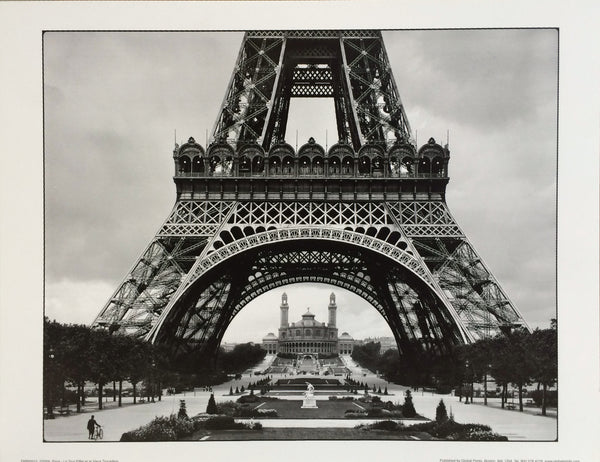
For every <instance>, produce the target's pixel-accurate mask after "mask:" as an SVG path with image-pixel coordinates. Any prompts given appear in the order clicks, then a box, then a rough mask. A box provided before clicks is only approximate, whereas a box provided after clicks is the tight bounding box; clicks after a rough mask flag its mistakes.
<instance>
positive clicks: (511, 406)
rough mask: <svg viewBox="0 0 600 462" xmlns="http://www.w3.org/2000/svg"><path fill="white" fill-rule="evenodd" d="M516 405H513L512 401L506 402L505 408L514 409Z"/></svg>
mask: <svg viewBox="0 0 600 462" xmlns="http://www.w3.org/2000/svg"><path fill="white" fill-rule="evenodd" d="M516 407H517V406H515V405H514V404H513V403H508V404H507V405H506V409H515V408H516Z"/></svg>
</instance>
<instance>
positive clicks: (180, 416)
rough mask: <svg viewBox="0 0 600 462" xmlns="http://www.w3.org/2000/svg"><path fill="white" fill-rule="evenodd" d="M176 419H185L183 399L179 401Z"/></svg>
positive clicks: (186, 416) (185, 412) (185, 411)
mask: <svg viewBox="0 0 600 462" xmlns="http://www.w3.org/2000/svg"><path fill="white" fill-rule="evenodd" d="M177 418H178V419H187V418H188V415H187V409H186V408H185V399H180V400H179V412H178V413H177Z"/></svg>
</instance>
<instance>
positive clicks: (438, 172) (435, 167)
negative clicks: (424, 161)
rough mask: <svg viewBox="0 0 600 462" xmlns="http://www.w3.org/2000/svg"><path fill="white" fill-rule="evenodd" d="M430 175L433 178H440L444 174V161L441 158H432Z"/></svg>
mask: <svg viewBox="0 0 600 462" xmlns="http://www.w3.org/2000/svg"><path fill="white" fill-rule="evenodd" d="M431 173H432V175H435V176H442V174H443V173H444V161H443V160H442V158H441V157H434V158H433V161H432V162H431Z"/></svg>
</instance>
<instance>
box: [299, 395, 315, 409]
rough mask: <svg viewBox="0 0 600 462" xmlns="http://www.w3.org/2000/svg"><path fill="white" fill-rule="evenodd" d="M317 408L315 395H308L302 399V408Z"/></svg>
mask: <svg viewBox="0 0 600 462" xmlns="http://www.w3.org/2000/svg"><path fill="white" fill-rule="evenodd" d="M307 408H308V409H317V400H316V399H315V397H314V396H306V397H305V398H304V399H303V400H302V407H301V409H307Z"/></svg>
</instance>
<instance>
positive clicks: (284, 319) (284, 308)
mask: <svg viewBox="0 0 600 462" xmlns="http://www.w3.org/2000/svg"><path fill="white" fill-rule="evenodd" d="M279 309H280V310H281V327H284V328H285V327H289V322H288V311H289V309H290V307H289V305H288V301H287V294H286V293H285V292H284V293H283V295H282V296H281V305H280V306H279Z"/></svg>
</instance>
